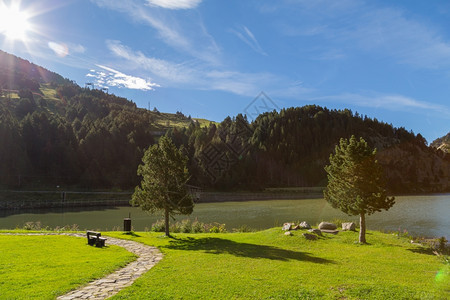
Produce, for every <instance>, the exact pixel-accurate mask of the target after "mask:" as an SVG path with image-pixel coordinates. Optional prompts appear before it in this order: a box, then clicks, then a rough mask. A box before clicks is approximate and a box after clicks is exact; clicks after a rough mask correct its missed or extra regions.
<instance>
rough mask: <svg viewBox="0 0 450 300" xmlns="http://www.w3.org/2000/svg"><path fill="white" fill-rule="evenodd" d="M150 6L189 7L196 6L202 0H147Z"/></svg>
mask: <svg viewBox="0 0 450 300" xmlns="http://www.w3.org/2000/svg"><path fill="white" fill-rule="evenodd" d="M147 2H148V4H149V5H151V6H159V7H162V8H168V9H191V8H195V7H197V6H198V5H199V4H200V2H202V0H147Z"/></svg>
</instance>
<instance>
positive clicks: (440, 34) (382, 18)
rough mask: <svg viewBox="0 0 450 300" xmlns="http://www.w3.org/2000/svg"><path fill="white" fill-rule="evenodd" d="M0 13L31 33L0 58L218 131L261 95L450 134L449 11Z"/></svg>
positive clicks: (181, 7) (253, 6)
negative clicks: (212, 124)
mask: <svg viewBox="0 0 450 300" xmlns="http://www.w3.org/2000/svg"><path fill="white" fill-rule="evenodd" d="M0 3H1V5H0V10H3V11H7V12H9V11H10V10H11V7H16V11H18V12H20V13H22V17H23V16H25V21H24V22H26V23H27V26H26V28H24V29H23V30H22V31H23V32H22V33H21V34H19V33H17V32H16V33H13V34H11V33H10V32H9V33H8V31H7V30H8V29H7V28H4V27H5V26H6V25H3V27H2V24H1V23H0V48H1V49H2V50H4V51H7V52H9V53H13V54H15V55H18V56H20V57H23V58H26V59H28V60H30V61H32V62H34V63H36V64H39V65H42V66H44V67H46V68H48V69H50V70H52V71H55V72H57V73H59V74H61V75H63V76H64V77H67V78H69V79H72V80H75V81H76V82H77V83H78V84H79V85H80V86H84V85H85V83H86V82H93V83H94V85H95V87H98V88H101V87H108V88H109V91H110V92H112V93H114V94H116V95H119V96H123V97H126V98H128V99H130V100H133V101H134V102H136V103H137V105H138V106H140V107H146V108H147V107H149V105H150V107H151V108H152V109H153V107H155V106H156V107H157V108H158V110H160V111H164V112H175V111H182V112H183V113H184V114H186V115H191V116H192V117H200V118H207V119H211V120H215V121H221V120H223V119H224V118H225V117H226V116H228V115H230V116H234V115H236V114H238V113H243V112H244V110H245V108H246V107H247V106H248V105H249V104H250V103H252V101H253V99H254V98H255V97H257V96H258V95H259V94H260V92H262V91H263V92H264V93H265V94H266V95H267V96H268V97H270V99H271V100H272V102H273V103H274V105H276V106H277V107H279V108H282V107H292V106H303V105H306V104H318V105H321V106H326V107H328V108H330V109H334V108H337V109H342V108H349V109H351V110H352V111H354V112H355V111H357V112H358V113H360V114H362V115H367V116H369V117H371V118H377V119H378V120H381V121H384V122H387V123H392V124H393V125H394V126H397V127H400V126H402V127H405V128H406V129H407V130H413V131H414V132H415V133H421V134H422V135H423V136H424V137H425V138H426V139H427V140H428V142H431V141H433V140H434V139H435V138H437V137H440V136H443V135H445V134H446V133H448V132H449V131H450V125H449V124H450V101H449V96H450V2H449V1H353V0H340V1H333V0H331V1H322V0H315V1H310V0H298V1H295V0H279V1H265V0H247V1H242V0H227V1H219V0H140V1H138V0H128V1H124V0H91V1H87V0H86V1H84V0H71V1H63V0H60V1H56V0H52V1H50V0H42V1H25V0H22V1H5V0H0ZM16 19H17V18H16ZM19 19H20V18H19ZM22 23H23V22H22Z"/></svg>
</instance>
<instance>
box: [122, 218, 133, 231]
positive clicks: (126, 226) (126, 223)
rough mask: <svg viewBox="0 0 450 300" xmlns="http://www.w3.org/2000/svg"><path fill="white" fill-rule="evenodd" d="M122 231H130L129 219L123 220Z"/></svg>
mask: <svg viewBox="0 0 450 300" xmlns="http://www.w3.org/2000/svg"><path fill="white" fill-rule="evenodd" d="M123 231H127V232H130V231H131V219H130V218H125V219H123Z"/></svg>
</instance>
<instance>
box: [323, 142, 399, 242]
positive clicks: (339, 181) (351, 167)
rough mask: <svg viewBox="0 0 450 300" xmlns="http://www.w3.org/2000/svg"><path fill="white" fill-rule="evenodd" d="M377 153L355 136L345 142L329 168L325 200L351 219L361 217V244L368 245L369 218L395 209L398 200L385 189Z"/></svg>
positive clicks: (340, 143)
mask: <svg viewBox="0 0 450 300" xmlns="http://www.w3.org/2000/svg"><path fill="white" fill-rule="evenodd" d="M375 156H376V149H375V150H372V149H371V148H370V147H369V146H368V144H367V142H366V141H365V140H364V139H363V138H360V140H359V141H358V140H357V139H356V137H355V136H352V137H351V138H350V139H349V140H347V139H341V140H340V142H339V145H337V146H336V148H335V153H334V154H331V155H330V164H329V165H327V166H326V167H325V171H326V172H327V176H328V185H327V187H326V189H325V190H324V197H325V199H326V200H327V201H328V202H329V203H330V204H331V205H332V206H333V207H334V208H337V209H340V210H341V211H342V212H344V213H346V214H348V215H360V216H361V221H360V228H361V236H360V242H365V215H366V214H368V215H371V214H373V213H374V212H377V211H381V210H382V209H384V210H388V209H389V208H391V207H392V206H393V205H394V203H395V202H394V197H387V195H386V190H385V188H384V177H383V176H384V174H383V169H382V167H381V166H380V165H379V164H378V162H377V161H376V158H375Z"/></svg>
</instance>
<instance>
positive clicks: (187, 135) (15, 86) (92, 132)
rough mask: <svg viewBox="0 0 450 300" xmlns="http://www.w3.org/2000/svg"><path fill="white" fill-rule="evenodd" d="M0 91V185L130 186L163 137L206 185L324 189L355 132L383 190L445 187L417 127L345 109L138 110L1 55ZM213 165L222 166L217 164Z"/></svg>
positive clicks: (442, 166)
mask: <svg viewBox="0 0 450 300" xmlns="http://www.w3.org/2000/svg"><path fill="white" fill-rule="evenodd" d="M0 88H1V89H2V90H1V91H3V93H0V114H1V116H2V118H1V119H0V141H2V143H0V165H1V166H2V168H1V169H0V185H3V186H7V187H8V188H9V189H11V188H33V187H35V188H42V187H46V188H48V187H52V188H54V187H55V186H56V185H59V186H76V187H78V188H80V187H81V188H86V189H98V188H104V189H111V188H120V189H132V188H133V187H135V186H136V185H137V184H138V183H139V177H138V176H137V174H136V172H135V170H136V168H137V167H138V165H139V163H140V160H141V158H142V156H143V153H144V150H145V149H147V148H148V147H149V146H151V145H153V144H154V143H155V140H157V138H159V137H160V136H161V135H164V134H165V135H167V136H169V137H170V138H171V139H172V141H173V142H174V143H175V145H176V146H177V147H180V146H184V149H185V153H186V155H187V156H188V157H189V162H188V169H189V171H190V174H191V175H192V178H191V182H190V183H191V184H194V185H198V186H202V187H205V188H214V189H222V190H231V189H238V190H239V189H240V190H260V189H263V188H266V187H275V188H277V187H278V188H283V187H291V186H324V185H325V184H326V172H325V171H324V168H323V167H324V165H325V163H326V159H327V157H328V155H329V153H330V152H331V151H332V149H333V147H334V145H335V144H336V143H338V141H339V139H340V138H343V137H344V138H348V137H350V136H351V135H352V134H353V135H358V136H362V137H363V138H365V140H366V141H367V142H368V144H369V145H370V146H371V147H375V146H376V147H377V148H378V149H379V150H380V153H379V154H378V158H379V161H380V164H382V165H383V166H385V170H386V175H387V176H388V179H389V180H388V182H387V183H388V185H387V188H388V189H389V190H390V191H394V192H408V193H410V192H423V191H434V192H437V191H445V189H448V188H449V186H448V183H447V182H446V181H445V178H447V177H446V176H448V175H449V174H448V170H449V165H450V155H448V154H447V155H445V154H443V153H441V152H440V151H437V150H436V149H435V148H431V147H427V146H426V141H425V139H424V138H423V137H422V136H421V135H420V134H418V135H417V136H416V135H414V134H413V133H412V132H408V131H407V130H406V129H405V128H394V127H393V126H392V125H389V124H386V123H383V122H379V121H378V120H376V119H370V118H368V117H367V116H360V115H359V114H357V113H353V112H352V111H350V110H347V109H344V110H329V109H327V108H324V107H320V106H317V105H307V106H303V107H295V108H294V107H293V108H285V109H282V110H280V111H279V112H277V111H273V112H267V113H263V114H261V115H260V116H258V117H257V118H256V120H254V121H253V122H248V120H247V119H246V117H245V116H242V115H237V116H236V117H227V118H225V119H224V120H223V121H222V122H220V123H215V122H210V121H208V120H204V119H192V118H189V117H186V116H184V115H183V114H182V113H180V112H178V113H177V114H168V113H163V112H158V111H157V110H155V111H149V110H146V109H141V108H137V107H136V104H135V103H133V102H132V101H129V100H127V99H124V98H121V97H117V96H114V95H111V94H107V93H104V92H102V91H100V90H95V89H92V90H91V89H86V88H81V87H80V86H78V85H76V84H75V83H74V82H72V81H70V80H67V79H64V78H62V77H61V76H59V75H57V74H55V73H52V72H50V71H48V70H45V69H43V68H41V67H38V66H36V65H33V64H31V63H29V62H27V61H24V60H21V59H19V58H17V57H14V56H12V55H8V54H6V53H4V52H0ZM19 95H20V96H21V97H19ZM167 124H169V127H166V125H167ZM209 146H211V147H213V148H214V149H217V150H218V153H217V155H218V156H217V157H218V158H220V159H218V160H216V161H214V162H213V163H215V164H216V165H214V164H213V163H211V161H208V159H206V161H205V159H204V156H205V153H206V152H207V150H208V147H209ZM209 149H210V148H209ZM117 162H120V163H117ZM199 162H200V163H199ZM217 164H221V165H220V167H221V168H222V169H223V171H220V172H217V171H214V167H216V170H217ZM211 170H213V171H212V172H213V173H214V172H215V173H216V174H213V175H214V176H215V178H211Z"/></svg>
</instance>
